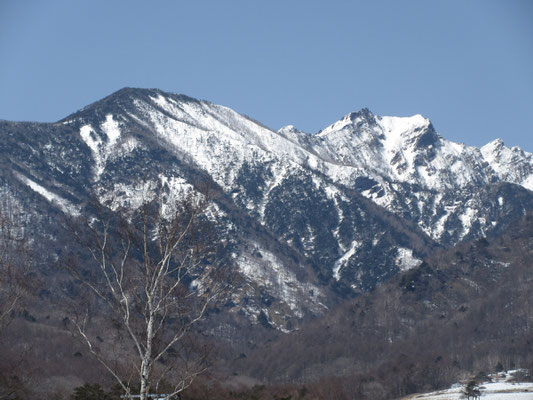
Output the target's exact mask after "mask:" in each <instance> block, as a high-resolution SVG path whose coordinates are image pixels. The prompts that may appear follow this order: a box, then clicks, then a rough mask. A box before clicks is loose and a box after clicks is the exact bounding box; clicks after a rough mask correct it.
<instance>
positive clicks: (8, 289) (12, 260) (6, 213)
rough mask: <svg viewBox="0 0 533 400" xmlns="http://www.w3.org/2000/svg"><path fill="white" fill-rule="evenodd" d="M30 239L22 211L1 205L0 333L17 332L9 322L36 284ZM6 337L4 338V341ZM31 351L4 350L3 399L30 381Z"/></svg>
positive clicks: (0, 363)
mask: <svg viewBox="0 0 533 400" xmlns="http://www.w3.org/2000/svg"><path fill="white" fill-rule="evenodd" d="M32 262H33V260H32V257H31V252H30V249H29V245H28V240H27V239H26V237H25V235H24V228H23V226H22V224H21V222H20V215H19V213H18V212H17V211H16V210H14V209H11V208H6V207H1V208H0V335H10V334H11V335H13V333H12V332H11V333H9V332H8V325H9V323H10V322H11V321H12V320H13V317H14V316H15V315H16V314H17V313H18V312H19V311H20V309H21V306H22V300H23V297H24V294H25V292H26V291H27V290H29V289H30V287H32V286H34V284H35V280H34V278H31V277H30V272H31V268H30V267H31V265H32ZM4 339H5V338H2V339H0V340H2V341H3V340H4ZM27 355H28V354H27V352H25V351H22V352H20V351H19V350H18V349H17V350H13V349H12V348H10V347H9V346H1V349H0V399H4V398H10V397H13V396H16V395H21V394H22V393H23V392H24V390H25V385H26V384H27V381H28V380H29V376H30V374H29V368H28V366H27V365H26V364H27Z"/></svg>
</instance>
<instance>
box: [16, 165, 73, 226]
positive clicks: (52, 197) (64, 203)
mask: <svg viewBox="0 0 533 400" xmlns="http://www.w3.org/2000/svg"><path fill="white" fill-rule="evenodd" d="M15 175H16V176H17V178H18V179H19V180H20V181H21V182H22V183H24V184H25V185H27V186H29V187H30V188H31V189H32V190H33V191H34V192H36V193H38V194H40V195H41V196H43V197H44V198H45V199H46V200H47V201H48V202H50V203H52V204H55V205H56V206H58V207H59V208H61V210H62V211H63V212H64V213H66V214H70V215H72V216H78V215H79V214H80V210H79V208H78V207H76V206H74V205H73V204H72V203H71V202H69V201H68V200H66V199H64V198H62V197H61V196H59V195H57V194H55V193H53V192H51V191H49V190H48V189H46V188H45V187H44V186H41V185H39V184H38V183H37V182H34V181H32V180H31V179H30V178H28V177H26V176H24V175H22V174H19V173H15Z"/></svg>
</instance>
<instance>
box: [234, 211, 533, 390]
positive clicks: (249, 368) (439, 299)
mask: <svg viewBox="0 0 533 400" xmlns="http://www.w3.org/2000/svg"><path fill="white" fill-rule="evenodd" d="M532 255H533V214H528V215H526V216H525V217H523V218H522V219H521V220H520V221H517V222H516V223H515V224H514V226H513V227H511V228H509V229H508V230H507V232H505V233H504V234H503V235H502V236H500V237H498V238H495V239H492V240H487V239H484V238H481V239H477V240H475V241H473V242H466V243H462V244H460V245H457V246H456V247H454V248H452V249H447V250H441V251H438V252H436V253H435V254H434V255H433V256H432V257H430V258H429V259H427V261H425V262H424V263H423V264H421V265H420V266H418V267H416V268H413V269H411V270H409V271H405V272H403V273H400V274H399V275H398V276H396V277H394V278H392V279H390V280H389V281H387V282H385V283H383V284H382V285H380V286H379V287H378V288H376V289H375V290H374V291H372V292H370V293H366V294H363V295H361V296H359V297H357V298H356V299H353V300H348V301H347V302H346V303H345V304H343V305H342V306H341V307H339V308H337V309H335V310H331V311H330V312H329V313H327V314H325V315H323V316H322V317H320V318H317V319H316V320H314V321H312V322H310V323H308V324H306V325H304V326H303V327H302V329H300V330H299V331H296V332H291V333H290V334H288V335H282V336H280V337H279V339H278V340H277V341H274V342H269V343H264V344H262V345H260V346H258V347H256V348H255V349H250V350H248V351H247V352H246V357H241V358H240V359H238V360H236V361H234V362H233V365H232V369H231V370H232V371H236V372H237V373H241V374H246V375H251V376H253V377H255V378H257V379H264V380H265V381H268V382H272V381H283V382H303V383H307V382H317V381H319V382H322V383H323V384H324V385H328V383H327V382H332V381H334V380H333V377H335V378H334V379H336V381H335V385H333V384H332V385H331V386H332V389H337V390H340V391H342V390H344V392H343V393H339V394H338V395H337V396H336V398H340V399H344V398H361V399H367V398H368V399H392V398H398V397H401V396H404V395H407V394H409V393H415V392H424V391H432V390H435V389H440V388H445V387H449V385H450V384H452V383H454V382H457V381H458V380H460V379H466V378H468V377H472V376H473V375H475V374H478V373H482V372H483V371H484V372H485V373H488V372H491V371H494V369H495V368H496V367H497V365H499V368H506V369H512V368H516V367H521V368H530V367H531V366H533V347H532V346H531V343H532V341H533V335H532V331H531V324H532V323H533V313H532V308H531V306H532V304H531V299H532V298H533V286H532V285H531V283H532V282H533V264H532V261H531V260H532ZM321 379H322V381H321Z"/></svg>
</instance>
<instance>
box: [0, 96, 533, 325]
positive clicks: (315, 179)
mask: <svg viewBox="0 0 533 400" xmlns="http://www.w3.org/2000/svg"><path fill="white" fill-rule="evenodd" d="M0 135H1V137H2V139H3V140H2V143H1V144H0V154H2V159H3V162H4V163H5V164H6V168H5V170H4V171H3V172H2V175H1V177H0V178H1V179H2V182H3V184H4V185H5V187H6V188H9V190H11V192H13V190H14V189H13V188H16V190H19V191H22V192H24V191H27V192H28V194H27V195H25V196H26V197H28V198H33V197H31V196H30V195H29V193H32V196H38V197H40V198H41V200H44V201H46V202H48V203H49V204H50V207H51V208H50V209H46V210H43V211H41V210H39V207H41V206H37V204H41V203H40V202H35V204H34V205H31V204H30V203H29V202H27V201H26V200H25V199H24V196H22V198H21V196H20V195H19V198H18V201H19V203H20V204H21V207H22V208H27V209H28V215H30V214H31V215H33V216H34V218H36V219H38V220H39V219H41V220H42V219H46V214H47V213H50V212H52V209H55V210H57V211H59V212H63V213H66V214H69V213H70V214H72V215H75V214H76V212H82V210H83V207H84V204H85V203H86V201H87V198H88V197H89V195H90V194H91V193H92V192H94V193H97V194H99V195H100V196H101V198H103V199H114V201H115V202H116V203H117V204H122V205H125V204H128V205H129V206H135V205H136V204H138V202H139V199H140V198H146V196H148V197H149V196H150V195H151V194H150V193H152V195H153V189H154V188H155V187H164V188H166V190H168V191H170V192H171V193H174V194H176V195H177V194H179V192H180V190H181V189H182V187H183V186H184V185H185V186H189V187H194V185H195V181H197V180H198V179H199V178H200V177H203V178H201V179H206V180H210V181H212V183H213V184H215V185H216V186H217V187H218V189H217V190H219V191H220V192H221V193H222V194H223V195H224V200H223V202H224V204H222V200H220V202H219V204H216V205H215V208H216V209H217V212H220V213H221V214H220V218H219V219H220V227H219V228H220V229H221V230H222V231H224V232H226V233H227V235H228V237H230V238H231V241H232V243H233V246H232V249H233V250H232V252H231V254H228V257H230V258H231V259H232V260H233V261H234V262H235V263H236V265H237V269H238V270H239V271H240V273H242V274H243V275H244V276H245V277H246V279H247V283H248V284H249V286H248V287H247V288H244V289H242V292H241V293H240V294H239V295H238V296H237V297H238V298H239V299H236V301H235V304H240V305H239V306H238V307H237V308H236V309H235V311H236V312H238V311H239V310H240V311H242V312H243V313H245V314H246V315H250V317H251V318H252V319H254V318H258V316H259V315H261V314H262V315H265V316H266V317H265V318H266V320H267V321H269V323H272V324H273V325H274V326H276V327H280V328H283V329H289V328H288V326H294V323H297V322H296V321H297V320H299V319H301V318H304V316H305V315H307V314H315V313H320V312H322V311H320V310H321V309H322V310H323V307H322V306H321V305H320V304H321V303H322V304H323V305H325V306H326V307H328V306H331V305H334V304H335V303H336V302H338V301H339V300H338V296H339V295H340V296H341V298H342V296H352V295H354V294H357V293H360V292H364V291H368V290H371V289H373V288H374V287H375V286H376V285H378V284H379V283H380V282H382V281H384V280H387V279H389V278H390V277H392V276H394V275H395V274H396V273H398V271H400V270H405V269H409V268H413V267H415V266H416V265H418V264H420V263H421V262H422V260H423V259H424V258H425V257H427V256H428V255H430V254H431V252H432V251H434V249H436V248H438V247H441V246H445V247H446V246H451V245H454V244H456V243H458V242H460V241H464V240H469V239H472V238H475V237H479V236H482V235H489V236H490V235H495V234H497V233H498V232H501V231H503V230H505V229H506V227H508V226H509V225H510V224H512V221H513V220H515V219H517V218H519V217H520V216H521V215H522V214H523V213H524V212H525V211H527V210H531V209H533V192H531V190H529V189H528V188H529V182H533V156H532V155H531V154H530V153H527V152H523V151H521V150H520V149H515V148H513V149H514V150H513V149H509V148H507V147H505V146H503V144H501V145H500V144H499V143H500V142H495V143H494V145H492V146H491V147H486V148H485V150H484V152H485V153H486V155H487V156H486V157H492V158H491V160H492V161H493V162H494V163H495V164H494V165H496V166H497V167H496V169H498V170H499V171H500V172H499V173H498V172H497V171H496V169H494V168H492V167H491V166H490V164H489V163H488V162H487V161H486V160H485V156H484V155H483V151H482V150H480V149H477V148H474V147H469V146H465V145H461V144H456V143H453V142H449V141H447V140H445V139H444V138H442V137H441V136H440V135H438V133H437V132H436V131H435V129H434V127H433V125H432V123H431V121H429V120H428V119H426V118H424V117H422V116H420V115H415V116H413V117H385V116H384V117H380V116H375V115H374V114H373V113H372V112H371V111H370V110H368V109H362V110H360V111H358V112H352V113H349V114H347V115H346V116H344V117H343V118H342V119H341V120H339V121H337V122H335V123H333V124H331V125H330V126H328V127H326V128H325V129H324V130H322V131H321V132H320V133H317V134H313V135H311V134H305V133H303V132H301V131H298V130H297V129H295V128H294V129H290V128H288V129H283V128H282V129H280V130H278V131H277V132H275V131H273V130H271V129H269V128H267V127H265V126H263V125H262V124H260V123H259V122H257V121H254V120H253V119H252V118H250V117H247V116H243V115H241V114H238V113H237V112H235V111H233V110H231V109H230V108H228V107H224V106H220V105H216V104H213V103H210V102H208V101H204V100H197V99H193V98H191V97H188V96H185V95H180V94H171V93H166V92H164V91H161V90H159V89H135V88H124V89H121V90H119V91H117V92H115V93H113V94H111V95H109V96H107V97H105V98H103V99H101V100H99V101H96V102H94V103H92V104H90V105H88V106H86V107H84V108H83V109H81V110H79V111H77V112H74V113H72V114H70V115H69V116H67V117H66V118H64V119H62V120H60V121H58V122H57V123H45V124H39V123H11V122H8V121H6V122H3V123H0ZM491 143H492V142H491ZM487 146H488V145H487ZM524 185H525V186H527V187H528V188H525V187H524ZM9 190H8V189H5V190H4V193H8V192H9ZM146 191H147V192H146ZM141 194H142V196H141ZM25 201H26V203H27V204H25ZM230 209H231V210H233V211H231V212H228V211H227V210H230ZM224 210H226V211H224ZM243 221H248V222H246V223H244V222H243ZM252 221H253V223H252ZM254 224H255V226H256V227H257V229H259V228H261V229H263V230H264V232H265V233H264V235H266V236H264V237H263V239H261V241H260V242H261V243H258V242H256V241H255V239H254V240H252V239H253V236H254V235H253V234H252V233H251V231H250V228H249V226H253V225H254ZM245 225H246V226H245ZM267 232H268V233H267ZM260 235H263V233H261V234H260ZM267 236H268V237H269V239H266V237H267ZM282 248H286V249H290V250H283V251H281V250H279V249H282ZM272 249H277V250H275V251H274V252H273V251H272ZM280 251H281V252H280ZM291 252H292V253H293V256H290V257H293V258H294V259H295V260H297V261H296V262H294V261H289V259H288V258H287V255H288V254H289V253H291ZM254 254H255V255H254ZM257 254H261V255H262V256H261V257H258V256H256V255H257ZM302 271H307V272H306V273H303V275H306V276H307V277H306V278H302V279H303V280H302V279H300V278H298V277H299V276H300V275H302ZM280 276H281V277H282V279H280ZM312 276H315V278H312ZM309 285H310V286H309ZM257 293H263V294H264V293H268V296H271V297H272V298H274V299H277V300H276V301H274V302H272V301H268V302H267V303H269V304H270V305H269V306H266V305H265V304H263V303H262V300H261V298H263V297H264V295H261V296H258V295H257ZM311 293H312V294H311ZM243 299H247V300H246V301H245V300H243ZM244 303H246V304H244ZM272 304H274V305H273V306H272ZM239 307H240V308H239ZM276 313H277V314H276ZM280 316H281V317H280ZM294 318H295V320H294V321H292V322H290V323H289V320H291V319H294Z"/></svg>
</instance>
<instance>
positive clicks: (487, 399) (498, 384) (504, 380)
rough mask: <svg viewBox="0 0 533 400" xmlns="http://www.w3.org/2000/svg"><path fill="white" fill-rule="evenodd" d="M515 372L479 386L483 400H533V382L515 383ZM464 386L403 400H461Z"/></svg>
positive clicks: (498, 375) (494, 375)
mask: <svg viewBox="0 0 533 400" xmlns="http://www.w3.org/2000/svg"><path fill="white" fill-rule="evenodd" d="M517 371H518V370H515V371H508V372H502V373H501V374H493V375H489V377H490V379H491V381H492V382H484V383H482V384H480V385H479V389H480V390H481V400H533V382H521V383H515V382H513V374H514V373H516V372H517ZM463 388H464V385H460V384H455V385H453V386H452V387H451V388H450V389H445V390H439V391H436V392H431V393H424V394H415V395H411V396H407V397H404V398H403V399H402V400H459V399H465V398H466V397H463V393H462V392H463Z"/></svg>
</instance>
